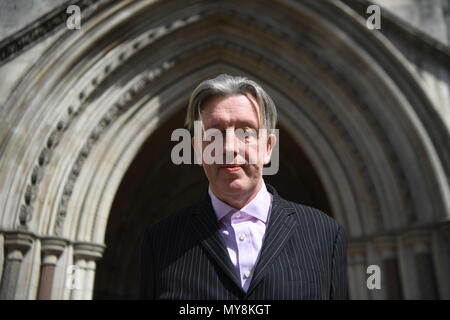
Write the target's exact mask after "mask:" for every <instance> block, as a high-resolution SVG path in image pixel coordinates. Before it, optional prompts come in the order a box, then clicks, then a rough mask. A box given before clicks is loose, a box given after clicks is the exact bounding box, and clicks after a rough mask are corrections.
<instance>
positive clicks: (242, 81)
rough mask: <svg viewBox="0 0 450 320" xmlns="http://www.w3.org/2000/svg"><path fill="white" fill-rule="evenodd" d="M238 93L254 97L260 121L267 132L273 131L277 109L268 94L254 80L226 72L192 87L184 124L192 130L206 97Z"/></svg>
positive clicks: (227, 95)
mask: <svg viewBox="0 0 450 320" xmlns="http://www.w3.org/2000/svg"><path fill="white" fill-rule="evenodd" d="M240 94H242V95H246V94H250V95H252V96H253V98H255V99H256V101H257V102H258V105H259V108H260V114H261V119H260V121H261V123H263V124H264V127H265V128H266V129H268V130H269V133H271V132H273V130H274V129H275V126H276V122H277V109H276V107H275V104H274V102H273V101H272V99H271V98H270V96H269V95H268V94H267V93H266V92H265V91H264V89H263V88H261V86H260V85H259V84H257V83H256V82H254V81H252V80H249V79H247V78H245V77H239V76H236V77H235V76H230V75H228V74H221V75H218V76H217V77H215V78H212V79H208V80H205V81H203V82H201V83H200V84H199V85H198V86H197V87H196V88H195V89H194V91H193V92H192V94H191V98H190V99H189V105H188V110H187V115H186V122H185V125H186V126H187V128H188V129H189V130H191V131H192V130H193V127H194V121H196V120H199V119H200V111H201V110H200V109H201V106H202V104H203V103H204V102H205V101H206V100H207V99H209V98H212V97H216V96H223V97H229V96H233V95H240Z"/></svg>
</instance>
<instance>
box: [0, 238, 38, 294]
mask: <svg viewBox="0 0 450 320" xmlns="http://www.w3.org/2000/svg"><path fill="white" fill-rule="evenodd" d="M4 236H5V240H4V244H5V249H6V250H5V251H6V260H5V265H4V269H3V275H2V282H1V288H0V299H1V300H5V299H8V300H10V299H14V298H15V295H16V289H17V283H18V281H19V275H20V269H21V266H22V260H23V257H24V256H25V254H26V253H27V251H28V250H29V249H30V248H31V246H32V245H33V241H34V235H32V234H31V233H26V232H5V234H4Z"/></svg>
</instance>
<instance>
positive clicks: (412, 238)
mask: <svg viewBox="0 0 450 320" xmlns="http://www.w3.org/2000/svg"><path fill="white" fill-rule="evenodd" d="M406 239H407V240H406V241H407V243H408V244H409V245H410V246H412V248H413V252H414V262H415V267H416V272H417V279H418V282H419V288H420V298H421V299H438V298H439V293H438V289H437V280H436V274H435V270H434V265H433V259H432V255H431V237H430V232H429V231H428V230H413V231H410V232H408V234H407V235H406Z"/></svg>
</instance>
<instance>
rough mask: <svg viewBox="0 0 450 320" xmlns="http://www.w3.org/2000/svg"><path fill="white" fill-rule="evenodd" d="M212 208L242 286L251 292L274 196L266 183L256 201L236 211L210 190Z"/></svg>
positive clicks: (254, 199)
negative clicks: (250, 288)
mask: <svg viewBox="0 0 450 320" xmlns="http://www.w3.org/2000/svg"><path fill="white" fill-rule="evenodd" d="M208 193H209V196H210V197H211V202H212V206H213V208H214V211H215V213H216V216H217V220H218V221H219V222H220V232H221V234H222V236H223V238H224V240H225V245H226V247H227V250H228V254H229V255H230V259H231V262H232V263H233V265H234V267H235V268H236V274H237V275H238V276H239V277H240V279H241V285H242V288H243V289H244V291H245V292H247V290H248V288H249V286H250V282H251V279H252V276H253V271H254V270H253V269H254V266H255V262H256V260H257V258H258V255H259V252H260V251H261V246H262V242H263V238H264V233H265V232H266V227H267V223H268V220H269V214H270V209H271V207H272V199H273V196H272V194H270V192H268V191H267V188H266V185H265V183H264V181H263V184H262V187H261V190H259V192H258V194H257V195H256V197H255V198H253V200H252V201H251V202H250V203H248V204H247V205H246V206H244V207H243V208H241V209H240V210H238V209H235V208H233V207H231V206H229V205H228V204H226V203H225V202H223V201H222V200H220V199H218V198H217V197H216V195H215V194H214V193H213V192H212V190H211V187H209V188H208Z"/></svg>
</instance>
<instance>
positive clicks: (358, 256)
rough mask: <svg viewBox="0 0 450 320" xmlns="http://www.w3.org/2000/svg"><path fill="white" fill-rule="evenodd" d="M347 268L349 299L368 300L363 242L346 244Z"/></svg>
mask: <svg viewBox="0 0 450 320" xmlns="http://www.w3.org/2000/svg"><path fill="white" fill-rule="evenodd" d="M347 251H348V266H349V273H348V275H349V282H350V298H351V299H369V295H368V291H367V285H366V269H367V266H366V246H365V243H364V242H360V241H350V242H349V244H348V250H347Z"/></svg>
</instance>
